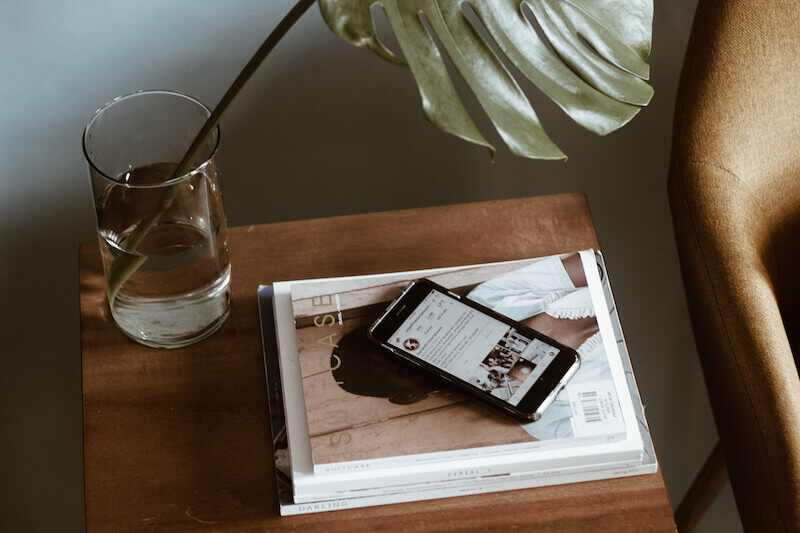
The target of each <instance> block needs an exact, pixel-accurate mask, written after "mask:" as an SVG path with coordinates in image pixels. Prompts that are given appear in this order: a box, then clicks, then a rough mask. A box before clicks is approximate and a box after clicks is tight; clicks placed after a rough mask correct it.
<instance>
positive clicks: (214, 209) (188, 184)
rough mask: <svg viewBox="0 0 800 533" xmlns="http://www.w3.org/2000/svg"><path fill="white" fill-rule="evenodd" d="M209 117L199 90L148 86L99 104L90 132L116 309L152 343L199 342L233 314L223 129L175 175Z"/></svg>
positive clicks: (86, 135)
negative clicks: (221, 160) (218, 157)
mask: <svg viewBox="0 0 800 533" xmlns="http://www.w3.org/2000/svg"><path fill="white" fill-rule="evenodd" d="M209 115H210V111H209V109H208V108H207V107H206V106H204V105H203V104H202V103H200V102H199V101H197V100H195V99H194V98H191V97H189V96H186V95H183V94H180V93H175V92H170V91H140V92H136V93H133V94H129V95H127V96H121V97H119V98H117V99H115V100H112V101H111V102H109V103H107V104H106V105H105V106H103V107H102V108H100V109H99V110H97V112H95V114H94V115H92V117H91V118H90V119H89V121H88V122H87V124H86V128H85V129H84V132H83V151H84V155H85V156H86V161H87V163H88V166H89V177H90V179H91V184H92V192H93V195H94V205H95V210H96V213H97V233H98V237H99V240H100V251H101V255H102V258H103V266H104V270H105V281H106V295H107V297H108V304H109V308H110V309H111V315H112V316H113V317H114V321H115V322H116V323H117V325H118V326H119V328H120V329H121V330H122V331H123V332H124V333H125V334H126V335H128V336H129V337H130V338H132V339H133V340H135V341H137V342H140V343H142V344H145V345H147V346H153V347H157V348H178V347H181V346H186V345H188V344H191V343H193V342H197V341H199V340H201V339H203V338H205V337H207V336H208V335H210V334H212V333H214V332H215V331H216V330H217V329H218V328H219V327H220V326H221V325H222V323H223V322H225V319H226V318H227V317H228V314H229V309H230V299H231V292H230V279H231V267H230V261H229V258H228V244H227V224H226V221H225V212H224V211H223V208H222V191H221V189H220V186H219V175H218V171H217V166H216V164H215V160H214V157H215V154H216V150H217V145H218V143H219V128H217V129H216V130H215V131H214V133H213V134H212V135H210V136H209V139H208V141H207V142H206V143H205V145H204V146H203V147H202V148H201V150H200V151H199V153H198V155H197V157H196V158H195V161H193V164H192V166H191V167H190V168H192V169H193V170H191V171H189V172H187V173H186V174H183V175H181V176H173V174H174V172H175V170H176V168H177V166H178V161H180V160H181V158H182V157H183V155H184V153H185V151H186V150H187V148H188V147H189V145H190V144H191V142H192V140H193V139H194V137H195V135H196V134H197V132H198V131H199V130H200V128H201V126H202V125H203V123H204V122H205V120H206V119H207V118H208V116H209Z"/></svg>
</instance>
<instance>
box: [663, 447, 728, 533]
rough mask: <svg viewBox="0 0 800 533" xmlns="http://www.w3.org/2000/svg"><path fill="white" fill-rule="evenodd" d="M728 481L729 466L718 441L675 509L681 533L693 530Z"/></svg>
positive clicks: (676, 522) (676, 521) (676, 520)
mask: <svg viewBox="0 0 800 533" xmlns="http://www.w3.org/2000/svg"><path fill="white" fill-rule="evenodd" d="M727 482H728V468H727V466H725V456H724V455H723V453H722V448H720V445H719V442H717V444H716V446H714V449H713V450H711V455H709V456H708V459H706V462H705V464H704V465H703V468H702V469H701V470H700V473H699V474H697V477H696V478H694V481H693V482H692V486H691V487H689V490H688V491H686V495H685V496H684V497H683V499H682V500H681V503H680V504H678V509H677V510H676V511H675V524H676V525H677V526H678V531H680V532H681V533H689V532H690V531H692V530H693V529H694V528H695V526H696V525H697V523H698V522H699V521H700V519H701V518H702V517H703V515H704V514H705V512H706V511H707V510H708V508H709V507H710V506H711V504H712V503H713V502H714V499H715V498H716V497H717V494H719V491H721V490H722V487H724V486H725V483H727Z"/></svg>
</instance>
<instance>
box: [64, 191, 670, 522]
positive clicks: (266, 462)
mask: <svg viewBox="0 0 800 533" xmlns="http://www.w3.org/2000/svg"><path fill="white" fill-rule="evenodd" d="M229 244H230V251H231V261H232V266H233V303H232V312H231V316H230V318H229V319H228V321H227V322H226V324H225V325H224V326H223V327H222V328H221V329H220V331H218V332H217V333H216V334H214V335H213V336H211V337H209V338H208V339H206V340H204V341H202V342H201V343H198V344H196V345H193V346H189V347H186V348H182V349H177V350H170V351H163V350H156V349H151V348H146V347H144V346H140V345H138V344H136V343H134V342H132V341H130V340H128V339H127V338H126V337H125V336H124V335H123V334H122V333H121V332H120V331H119V330H118V329H117V328H116V327H115V326H114V324H113V322H112V320H111V317H110V316H109V313H108V311H107V308H106V305H105V301H104V291H103V278H102V268H101V263H100V256H99V252H98V248H97V244H86V245H83V246H82V247H81V249H80V308H81V344H82V373H83V422H84V471H85V490H86V525H87V529H88V530H89V531H129V530H149V529H158V530H160V531H191V530H204V531H290V530H291V531H295V530H300V531H317V530H320V531H321V530H325V531H346V532H348V533H350V532H353V531H358V530H392V531H470V530H472V531H486V530H500V529H503V530H509V529H517V530H519V529H522V530H531V529H538V528H542V529H543V530H547V531H574V530H591V529H595V530H604V531H673V530H674V529H675V525H674V522H673V520H672V513H671V509H670V506H669V501H668V500H667V495H666V492H665V490H664V484H663V480H662V478H661V474H660V473H659V474H652V475H647V476H637V477H631V478H623V479H612V480H604V481H596V482H590V483H578V484H571V485H562V486H555V487H542V488H536V489H528V490H520V491H512V492H502V493H495V494H485V495H475V496H464V497H459V498H450V499H442V500H434V501H429V502H418V503H407V504H396V505H386V506H382V507H374V508H368V509H353V510H343V511H335V512H327V513H319V514H311V515H303V516H295V517H287V518H282V517H280V516H279V515H278V511H277V502H276V499H275V479H274V475H273V468H274V467H273V464H272V460H271V456H272V449H271V443H270V440H269V438H268V430H267V416H268V415H267V399H266V389H265V379H264V366H263V360H262V354H261V342H260V334H259V325H258V324H259V321H258V308H257V302H256V288H257V286H258V284H259V283H269V282H272V281H278V280H289V279H303V278H312V277H327V276H342V275H351V274H368V273H379V272H386V271H395V270H406V269H419V268H428V267H444V266H452V265H458V264H470V263H481V262H487V261H503V260H510V259H522V258H527V257H534V256H539V255H547V254H554V253H559V252H568V251H574V250H579V249H584V248H590V247H597V237H596V235H595V232H594V226H593V224H592V220H591V215H590V214H589V209H588V206H587V204H586V199H585V197H584V196H583V195H582V194H562V195H555V196H546V197H536V198H523V199H514V200H503V201H493V202H482V203H474V204H465V205H454V206H445V207H435V208H423V209H411V210H404V211H393V212H387V213H376V214H368V215H354V216H347V217H336V218H329V219H317V220H305V221H298V222H285V223H278V224H268V225H262V226H248V227H241V228H234V229H232V230H231V231H230V235H229ZM646 393H647V391H644V395H645V397H646Z"/></svg>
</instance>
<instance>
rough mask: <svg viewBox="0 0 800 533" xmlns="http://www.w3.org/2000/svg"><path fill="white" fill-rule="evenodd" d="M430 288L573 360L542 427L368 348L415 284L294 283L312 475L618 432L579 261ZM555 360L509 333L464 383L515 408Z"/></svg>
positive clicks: (523, 266)
mask: <svg viewBox="0 0 800 533" xmlns="http://www.w3.org/2000/svg"><path fill="white" fill-rule="evenodd" d="M598 268H599V266H598ZM409 276H410V274H409ZM427 277H428V278H429V279H431V280H432V281H434V282H436V283H438V284H440V285H442V286H444V287H446V288H447V289H449V290H450V291H452V292H454V293H456V294H458V295H459V296H462V297H463V296H466V297H467V298H469V299H471V300H473V301H475V302H477V303H479V304H482V305H484V306H486V307H488V308H490V309H493V310H494V311H497V312H498V313H501V314H503V315H506V316H508V317H510V318H512V319H513V320H515V321H518V322H521V323H523V324H524V325H526V326H528V327H530V328H532V329H534V330H536V331H539V332H541V333H543V334H545V335H546V336H548V337H550V338H552V339H555V340H557V341H559V342H560V343H562V344H564V345H566V346H569V347H571V348H574V349H575V350H576V351H577V352H578V354H579V356H580V359H581V362H580V368H579V370H578V372H577V373H576V374H575V376H574V377H573V378H572V379H571V380H570V381H569V383H568V384H567V387H566V388H565V389H564V390H562V391H561V392H559V394H558V396H557V397H556V399H555V401H554V402H553V404H552V405H551V406H550V407H549V408H548V409H547V410H546V411H545V413H544V415H543V416H542V418H541V419H539V420H538V421H536V422H531V423H520V422H518V421H515V420H514V419H512V418H511V417H508V416H506V415H504V414H502V413H501V412H499V411H497V410H496V409H493V408H492V407H489V406H486V405H484V404H482V403H481V402H479V401H477V400H473V399H471V398H470V397H469V396H468V395H467V394H466V393H464V392H462V391H460V390H459V389H457V388H455V387H453V386H451V385H449V384H447V383H446V382H444V381H443V380H441V379H439V378H438V377H436V376H434V375H433V374H430V373H428V372H427V371H424V370H421V369H419V368H417V367H414V366H412V365H409V364H407V363H405V362H404V361H402V360H400V359H399V358H397V357H395V356H393V355H392V354H389V353H388V352H384V351H383V350H382V349H381V348H379V347H378V346H376V345H374V344H373V343H372V342H371V341H370V340H369V339H368V338H367V328H369V326H370V325H371V324H372V323H373V322H374V321H375V320H376V319H377V317H378V316H379V315H380V313H381V312H382V311H384V310H385V309H386V307H387V306H388V305H389V303H390V302H392V301H393V300H394V299H395V298H396V297H397V296H399V294H400V293H401V292H402V290H403V289H404V288H405V287H406V286H407V285H408V283H409V282H410V281H411V280H412V279H413V278H412V277H403V276H399V277H392V278H390V279H387V278H386V277H379V278H377V279H375V278H373V279H364V278H361V279H347V278H343V279H341V280H326V281H323V282H314V281H308V282H297V283H294V284H293V285H292V288H291V291H292V308H293V313H294V318H295V327H296V333H297V342H298V351H299V363H300V371H301V375H302V386H303V393H304V397H305V403H306V416H307V421H308V429H309V436H310V438H311V452H312V460H313V463H314V464H317V465H320V464H328V463H338V462H348V461H364V460H369V459H377V458H383V457H393V456H399V455H412V454H423V453H433V452H446V451H451V450H462V449H467V448H480V447H484V446H496V445H506V444H514V443H520V442H532V441H537V440H538V441H544V440H548V439H569V438H572V437H583V436H587V435H596V434H604V433H608V432H611V431H617V430H619V429H620V428H621V430H622V431H624V423H623V422H622V420H621V417H619V416H617V417H616V420H613V418H614V417H612V420H611V421H612V422H618V423H611V424H609V417H608V416H605V415H603V416H601V413H603V412H605V413H608V412H612V413H613V412H614V411H616V412H617V413H619V400H618V398H617V392H616V389H615V387H614V382H613V379H612V376H611V369H610V367H609V364H608V359H607V357H606V353H605V349H604V345H603V341H602V338H601V334H600V330H599V327H598V322H597V320H596V313H595V308H594V305H593V303H592V297H591V294H590V290H589V287H588V284H587V276H586V272H585V271H584V266H583V262H582V261H581V258H580V256H579V255H578V254H577V253H571V254H565V255H560V256H550V257H545V258H540V259H533V260H526V261H515V262H512V263H496V264H488V265H480V266H473V267H464V268H459V269H455V270H449V271H447V272H442V273H437V274H433V275H429V276H427ZM604 278H605V277H604V273H603V272H602V269H600V279H601V280H604ZM605 312H606V313H607V312H608V311H607V310H606V311H605ZM553 350H555V348H553V347H550V346H549V345H547V344H545V343H542V342H541V341H538V340H536V339H529V338H527V337H525V336H524V335H523V334H521V333H520V332H519V331H517V330H516V329H514V328H513V327H510V326H509V328H508V330H507V331H506V332H505V333H504V334H503V335H502V336H501V338H500V340H499V341H497V343H496V344H495V345H494V346H493V347H492V348H491V349H490V350H489V351H488V352H487V353H486V356H485V357H484V358H483V359H482V360H481V361H480V362H479V363H478V364H477V365H476V366H475V367H474V368H471V369H470V377H469V379H468V381H469V383H471V384H473V385H475V386H477V387H479V388H481V389H483V390H485V391H487V392H490V393H491V394H492V395H494V396H497V397H498V398H500V399H503V400H509V399H513V398H514V397H515V396H514V395H515V392H516V391H518V390H520V388H521V387H523V389H522V390H524V384H525V382H526V379H528V378H530V379H532V380H535V379H536V376H537V375H539V374H540V373H541V371H542V368H543V366H545V365H546V364H547V362H549V360H550V359H552V357H553V356H554V355H555V354H554V353H550V352H551V351H553ZM540 365H541V366H540ZM537 367H538V368H539V369H538V371H537ZM528 385H530V383H529V384H528Z"/></svg>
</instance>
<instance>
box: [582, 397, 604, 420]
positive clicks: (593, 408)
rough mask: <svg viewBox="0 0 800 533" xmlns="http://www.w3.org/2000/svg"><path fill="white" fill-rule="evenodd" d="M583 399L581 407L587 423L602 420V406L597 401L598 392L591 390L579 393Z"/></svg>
mask: <svg viewBox="0 0 800 533" xmlns="http://www.w3.org/2000/svg"><path fill="white" fill-rule="evenodd" d="M578 397H579V398H580V400H581V409H582V410H583V419H584V420H585V422H586V423H587V424H594V423H597V422H602V421H603V418H602V417H601V416H600V406H599V405H598V403H597V392H596V391H589V392H582V393H580V394H578Z"/></svg>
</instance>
